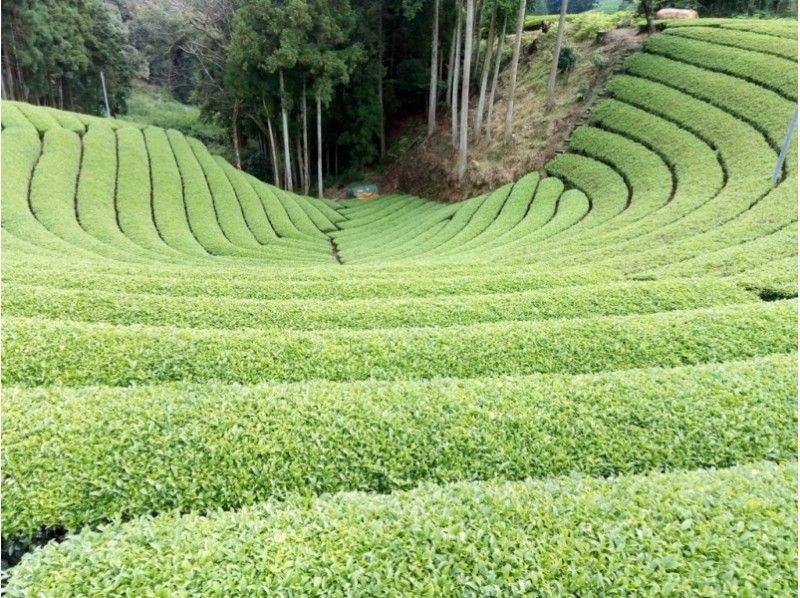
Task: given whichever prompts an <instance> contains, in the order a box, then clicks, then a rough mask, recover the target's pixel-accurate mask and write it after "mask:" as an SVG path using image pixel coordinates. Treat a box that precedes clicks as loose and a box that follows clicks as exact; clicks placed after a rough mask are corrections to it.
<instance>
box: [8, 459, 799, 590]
mask: <svg viewBox="0 0 800 598" xmlns="http://www.w3.org/2000/svg"><path fill="white" fill-rule="evenodd" d="M796 484H797V468H796V466H795V465H789V464H787V465H776V464H773V463H755V464H750V465H744V466H741V467H733V468H730V469H723V470H713V469H709V470H705V469H699V470H696V471H690V472H676V473H666V474H664V473H655V474H650V475H642V476H623V477H618V478H612V479H608V480H603V479H593V478H584V477H572V478H562V479H556V480H548V481H528V482H486V483H474V482H473V483H469V482H464V483H458V484H452V485H443V486H430V485H426V486H423V487H421V488H419V489H416V490H412V491H409V492H397V493H394V494H390V495H385V496H381V495H379V496H375V495H369V494H363V493H340V494H335V495H333V496H324V497H321V498H319V499H316V500H308V499H297V500H291V501H289V502H287V503H284V504H275V503H272V502H268V503H265V504H264V505H261V506H256V507H251V508H245V509H242V510H240V511H235V512H230V513H227V512H218V513H213V514H211V515H209V516H207V517H204V516H200V515H185V516H177V515H170V514H167V515H164V516H161V517H156V518H142V519H137V520H134V521H132V522H130V523H129V524H124V525H114V526H109V527H107V528H105V529H103V530H101V531H100V532H84V533H81V534H79V535H77V536H75V537H73V538H71V539H68V540H67V541H65V542H64V543H61V544H54V545H51V546H48V547H47V548H46V549H44V550H39V551H36V552H35V553H33V554H32V555H30V557H29V558H27V559H25V560H24V561H23V562H22V563H21V564H20V565H19V566H18V567H17V568H16V569H15V571H14V575H13V576H12V578H11V580H10V582H9V585H8V587H7V593H8V595H9V596H23V595H29V594H30V593H31V592H34V593H43V594H48V593H56V594H58V593H62V594H63V593H67V594H70V595H93V594H105V593H108V592H113V593H116V594H142V593H153V594H163V595H175V594H187V595H203V594H208V593H219V594H224V595H272V594H287V595H309V594H319V593H329V594H335V595H339V594H341V595H346V594H358V595H444V596H452V595H459V594H462V593H464V592H467V591H468V592H474V593H475V594H491V595H524V594H529V593H534V592H538V593H551V594H574V595H612V594H615V593H623V594H653V593H664V594H678V595H695V594H696V595H703V594H706V595H720V594H726V595H743V594H745V595H746V594H753V595H764V596H782V595H787V594H791V593H792V592H794V590H795V589H796V587H797V550H796V549H797V533H796V526H795V517H796V508H795V507H796V496H795V492H794V490H795V487H796Z"/></svg>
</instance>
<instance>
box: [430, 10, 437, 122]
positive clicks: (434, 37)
mask: <svg viewBox="0 0 800 598" xmlns="http://www.w3.org/2000/svg"><path fill="white" fill-rule="evenodd" d="M438 66H439V0H434V2H433V34H432V38H431V88H430V91H429V93H428V137H430V136H431V135H433V132H434V130H436V96H437V95H438V93H437V92H438V90H439V77H438V76H437V73H436V69H437V67H438Z"/></svg>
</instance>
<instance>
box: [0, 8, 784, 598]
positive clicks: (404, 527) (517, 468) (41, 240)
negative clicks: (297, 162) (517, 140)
mask: <svg viewBox="0 0 800 598" xmlns="http://www.w3.org/2000/svg"><path fill="white" fill-rule="evenodd" d="M796 36H797V24H796V21H747V20H728V21H726V20H706V19H701V20H698V21H692V22H679V23H674V24H673V25H670V26H668V27H667V28H666V30H665V31H664V32H663V33H661V34H659V35H655V36H653V37H651V38H650V39H649V40H648V41H647V42H646V43H645V45H644V48H643V50H642V51H641V52H637V53H635V54H633V55H632V56H630V57H629V58H628V59H627V61H626V62H625V64H624V67H623V69H622V71H621V72H620V73H619V74H617V75H616V76H615V77H614V78H613V79H612V80H611V81H610V82H609V83H608V85H607V94H606V96H605V97H604V98H603V99H602V100H601V101H600V102H599V103H598V104H597V105H596V106H595V108H594V109H593V111H592V113H591V116H590V118H589V121H588V122H587V123H586V124H585V125H583V126H581V127H580V128H578V129H577V130H576V131H575V132H574V133H573V135H572V137H571V139H570V142H569V150H568V151H567V152H565V153H561V154H559V155H558V156H557V157H556V158H555V159H553V160H552V161H551V162H549V163H548V164H547V166H546V169H545V170H546V172H543V173H531V174H528V175H527V176H525V177H523V178H522V179H520V180H519V181H517V182H516V183H514V184H508V185H505V186H503V187H500V188H499V189H497V190H495V191H493V192H492V193H489V194H487V195H485V196H480V197H475V198H472V199H470V200H467V201H465V202H462V203H459V204H440V203H435V202H432V201H427V200H425V199H421V198H417V197H408V196H384V197H381V198H379V199H377V200H374V201H370V202H359V201H356V200H351V201H341V202H334V201H329V200H318V199H314V198H308V197H301V196H298V195H294V194H291V193H287V192H283V191H280V190H278V189H276V188H274V187H272V186H270V185H267V184H265V183H262V182H260V181H258V180H257V179H255V178H253V177H251V176H249V175H247V174H245V173H243V172H241V171H238V170H236V169H234V168H233V167H232V166H231V165H229V164H228V163H227V162H225V161H224V160H222V159H221V158H219V157H215V156H212V155H211V154H210V153H209V152H208V150H207V149H206V147H205V146H203V145H202V144H201V143H199V142H198V141H196V140H194V139H190V138H186V137H184V136H183V135H182V134H181V133H179V132H177V131H174V130H168V131H165V130H163V129H159V128H155V127H151V126H143V125H137V124H136V123H131V122H125V121H119V120H113V119H101V118H96V117H89V116H84V115H81V114H74V113H68V112H61V111H58V110H54V109H49V108H42V107H36V106H32V105H28V104H22V103H14V102H4V103H3V105H2V127H3V130H2V142H3V150H2V171H3V177H2V200H3V201H2V226H3V229H2V232H3V238H2V243H3V300H2V308H3V319H2V324H3V358H2V366H3V367H2V383H3V385H4V392H3V402H2V409H3V430H2V431H3V443H4V447H3V449H4V450H3V455H2V471H3V477H2V495H3V501H2V518H3V528H2V534H3V541H4V546H5V549H6V554H7V555H11V557H10V558H11V559H12V560H16V558H18V556H19V555H22V557H21V560H20V561H19V563H18V564H16V565H15V566H14V567H12V568H11V569H10V571H8V572H7V573H6V575H5V586H6V587H5V592H6V593H7V595H9V596H107V595H126V596H146V595H152V596H200V595H205V596H215V595H242V596H254V595H276V596H277V595H281V596H291V595H317V594H324V595H328V596H345V595H346V596H396V595H408V596H454V595H472V596H513V595H524V594H535V595H548V596H550V595H552V596H561V595H583V596H590V595H591V596H601V595H602V596H616V595H619V596H621V595H702V596H710V595H720V594H726V595H753V596H756V595H758V596H780V595H791V594H793V593H794V592H795V591H796V587H797V575H796V567H797V535H796V526H795V521H796V507H795V504H796V495H795V487H796V475H797V469H796V466H795V461H796V455H797V411H796V400H797V397H796V388H797V369H796V360H797V300H796V296H797V280H796V271H797V203H796V201H797V170H796V164H797V143H796V138H795V140H793V141H792V145H791V148H790V151H789V156H788V158H787V160H786V165H785V167H784V170H783V172H782V173H781V176H780V180H779V181H778V183H777V185H773V182H772V171H773V168H774V166H775V163H776V158H777V155H778V152H779V150H780V147H781V144H782V142H783V139H784V136H785V134H786V130H787V126H788V124H789V122H790V120H791V117H792V114H793V111H794V109H795V105H796V102H797V97H796V95H797V94H796V89H797V44H796V42H795V39H796ZM47 540H51V541H49V542H46V541H47Z"/></svg>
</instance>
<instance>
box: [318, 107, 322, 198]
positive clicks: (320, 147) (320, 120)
mask: <svg viewBox="0 0 800 598" xmlns="http://www.w3.org/2000/svg"><path fill="white" fill-rule="evenodd" d="M317 197H319V198H320V199H322V100H320V97H319V94H317Z"/></svg>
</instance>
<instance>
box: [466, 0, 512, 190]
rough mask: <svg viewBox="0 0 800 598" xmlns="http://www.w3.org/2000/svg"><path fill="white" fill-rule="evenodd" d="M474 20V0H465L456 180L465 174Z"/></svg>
mask: <svg viewBox="0 0 800 598" xmlns="http://www.w3.org/2000/svg"><path fill="white" fill-rule="evenodd" d="M523 1H524V0H523ZM474 20H475V0H467V22H466V25H465V29H464V74H463V75H462V77H461V124H460V125H459V127H460V129H459V142H458V182H459V183H463V182H464V177H465V176H466V174H467V137H468V133H469V129H468V127H469V123H468V122H467V121H468V118H469V72H470V66H471V62H472V28H473V26H474Z"/></svg>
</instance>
